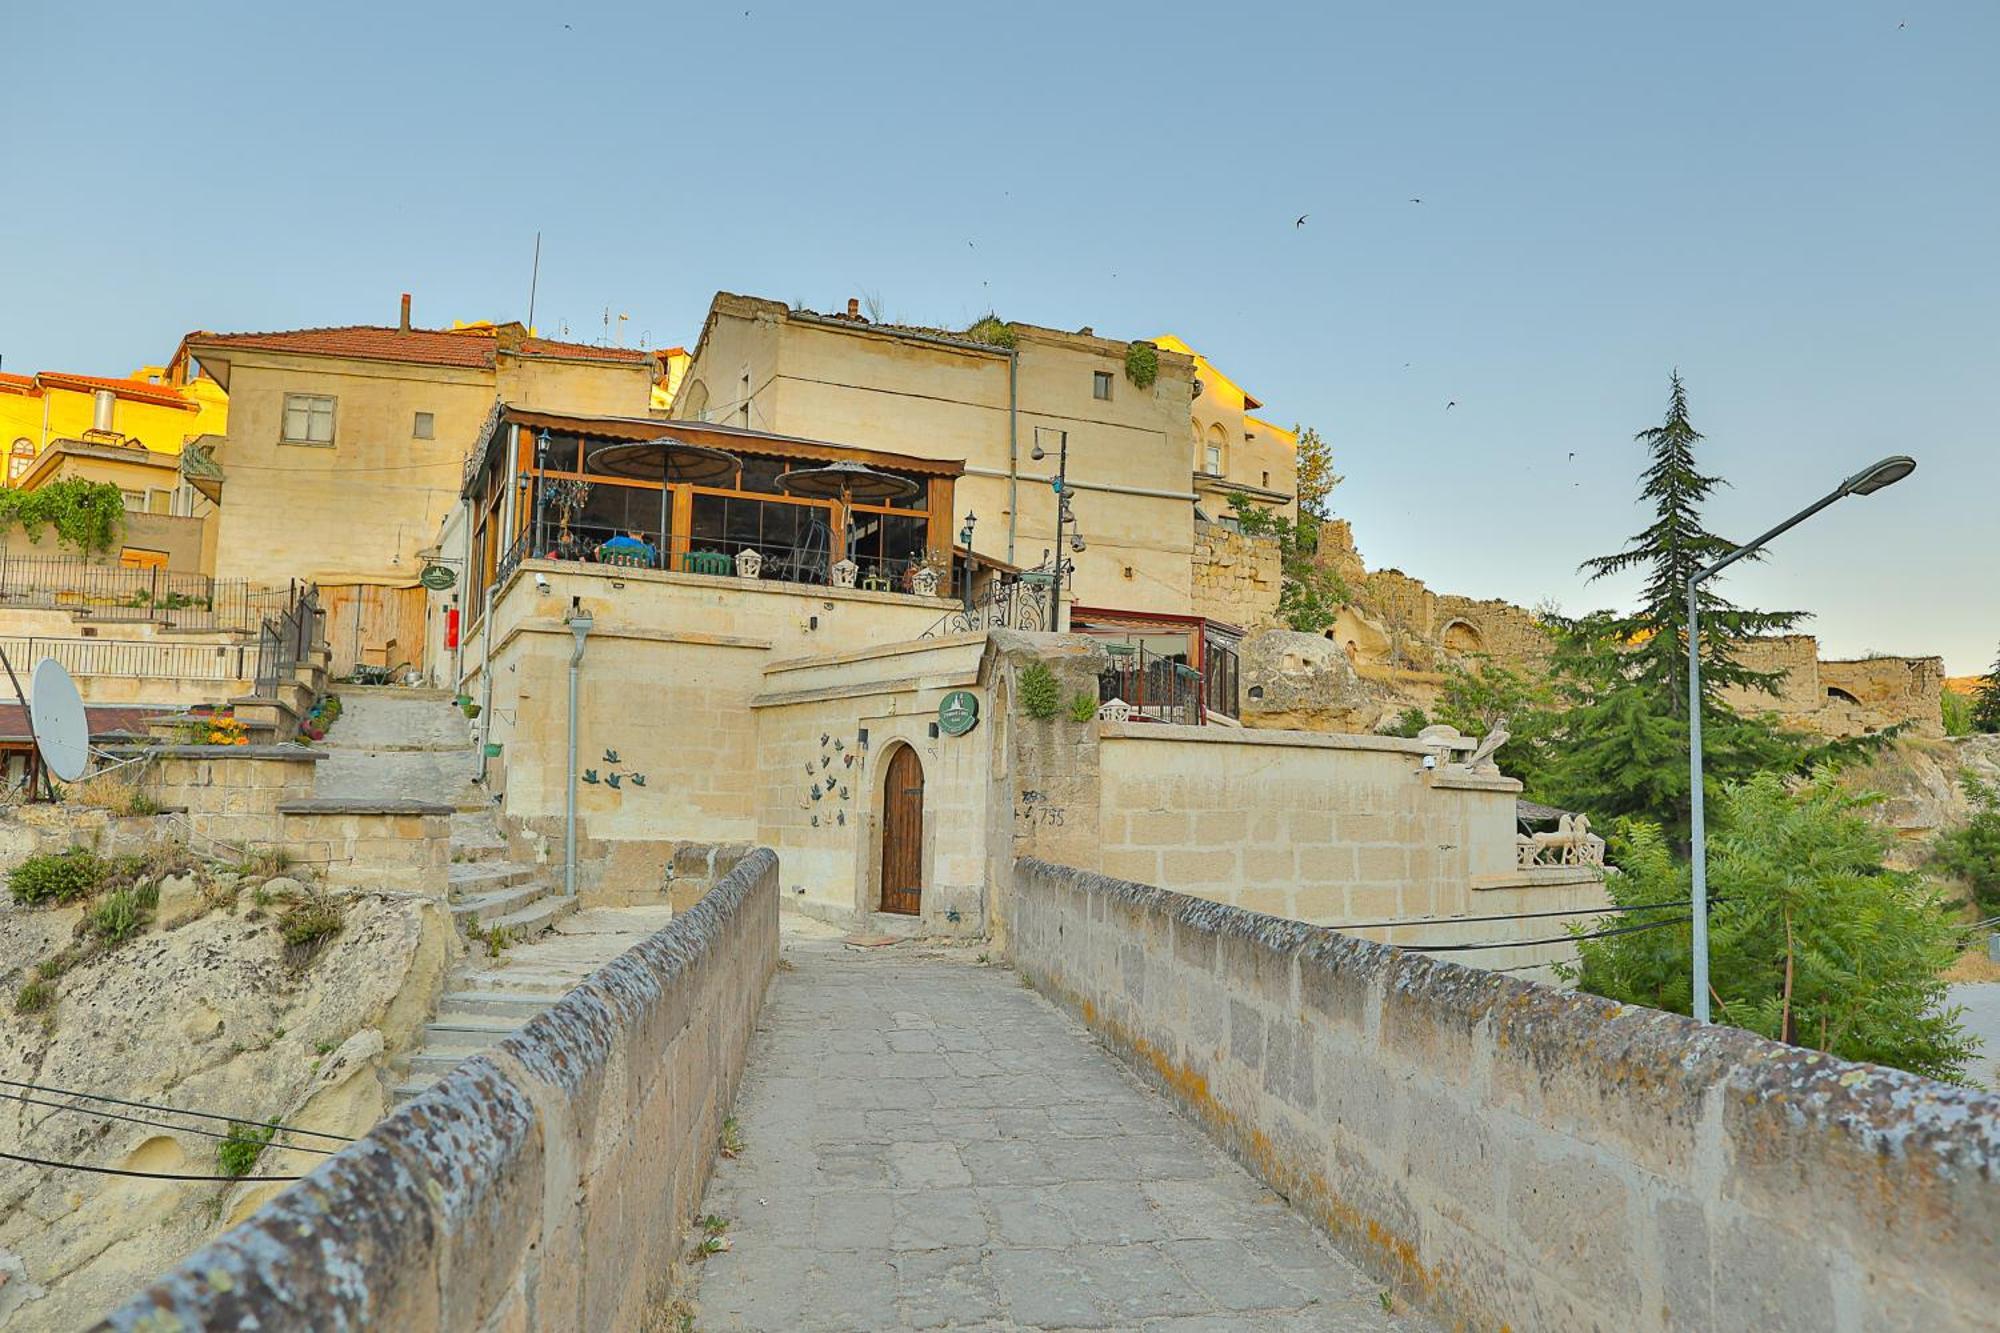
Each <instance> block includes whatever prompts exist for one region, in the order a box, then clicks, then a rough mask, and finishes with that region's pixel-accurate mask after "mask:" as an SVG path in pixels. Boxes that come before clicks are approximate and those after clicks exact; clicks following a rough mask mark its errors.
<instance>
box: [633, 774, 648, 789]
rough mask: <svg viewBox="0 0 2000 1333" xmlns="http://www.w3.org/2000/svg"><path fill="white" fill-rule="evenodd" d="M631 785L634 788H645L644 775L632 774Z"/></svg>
mask: <svg viewBox="0 0 2000 1333" xmlns="http://www.w3.org/2000/svg"><path fill="white" fill-rule="evenodd" d="M632 785H633V786H635V787H643V786H645V785H646V775H645V774H644V773H634V774H633V775H632Z"/></svg>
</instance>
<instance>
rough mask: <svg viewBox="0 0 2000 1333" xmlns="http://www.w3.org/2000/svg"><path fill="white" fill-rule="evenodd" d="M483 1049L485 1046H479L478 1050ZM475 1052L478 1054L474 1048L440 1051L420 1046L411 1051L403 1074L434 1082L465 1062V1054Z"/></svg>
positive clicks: (473, 1053)
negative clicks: (472, 1049) (407, 1066)
mask: <svg viewBox="0 0 2000 1333" xmlns="http://www.w3.org/2000/svg"><path fill="white" fill-rule="evenodd" d="M484 1049H485V1047H483V1046H482V1047H481V1048H480V1050H484ZM477 1054H479V1051H476V1050H475V1051H445V1052H440V1051H433V1050H432V1049H430V1048H429V1047H428V1046H426V1047H422V1048H420V1049H418V1050H416V1051H414V1052H412V1053H411V1055H410V1067H409V1070H408V1071H407V1073H406V1075H405V1076H406V1077H408V1078H422V1079H423V1080H424V1081H425V1082H426V1083H435V1082H436V1081H437V1080H438V1079H441V1078H443V1077H444V1076H445V1075H446V1074H449V1073H450V1072H451V1071H452V1070H454V1069H456V1068H458V1067H459V1066H460V1065H461V1064H463V1063H465V1058H466V1057H467V1056H469V1055H477Z"/></svg>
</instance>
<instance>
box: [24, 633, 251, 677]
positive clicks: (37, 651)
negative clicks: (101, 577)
mask: <svg viewBox="0 0 2000 1333" xmlns="http://www.w3.org/2000/svg"><path fill="white" fill-rule="evenodd" d="M0 649H4V650H5V651H6V653H7V658H8V660H9V661H11V662H13V663H15V665H16V667H17V668H18V667H24V666H27V665H29V664H31V663H34V662H38V661H40V660H41V659H42V658H44V657H53V658H54V659H55V660H56V661H57V662H58V663H60V664H61V665H62V667H63V668H64V669H65V670H66V671H68V672H69V673H70V674H71V675H72V676H127V677H132V678H135V679H141V680H203V681H231V680H245V679H248V678H249V673H250V672H252V671H254V670H255V669H256V656H255V653H254V651H253V650H252V649H251V648H250V647H249V645H247V644H243V643H231V644H208V643H145V642H139V641H130V640H123V639H62V638H44V637H42V636H40V635H35V636H33V637H25V636H17V635H10V636H6V637H0Z"/></svg>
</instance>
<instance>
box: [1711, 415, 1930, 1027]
mask: <svg viewBox="0 0 2000 1333" xmlns="http://www.w3.org/2000/svg"><path fill="white" fill-rule="evenodd" d="M1916 470H1917V460H1916V459H1914V458H1911V457H1909V456H1908V455H1907V454H1891V455H1890V456H1889V457H1887V458H1885V459H1883V460H1882V461H1881V462H1879V463H1874V464H1871V465H1870V466H1868V467H1865V468H1863V469H1862V470H1861V471H1859V472H1857V473H1855V474H1854V475H1853V476H1851V477H1849V478H1848V479H1847V480H1846V481H1843V482H1841V483H1840V485H1839V486H1837V487H1835V488H1834V489H1833V491H1831V492H1830V493H1829V494H1827V495H1826V496H1824V497H1822V498H1821V499H1819V500H1816V501H1814V502H1813V503H1812V504H1810V505H1807V506H1806V507H1805V508H1804V509H1801V510H1800V511H1799V512H1798V513H1796V514H1793V515H1792V516H1791V517H1790V518H1788V519H1786V520H1785V521H1784V522H1783V523H1780V524H1779V525H1778V526H1777V527H1775V528H1772V529H1771V530H1770V531H1769V532H1767V533H1765V534H1764V535H1763V536H1761V537H1758V538H1756V539H1755V540H1753V541H1749V542H1745V543H1744V544H1743V545H1741V546H1739V547H1737V548H1736V549H1735V550H1733V551H1731V552H1730V553H1729V554H1728V555H1725V556H1723V557H1722V559H1720V560H1718V561H1716V562H1715V563H1714V564H1712V565H1709V566H1708V567H1707V568H1705V569H1698V570H1696V571H1695V572H1694V573H1693V574H1690V575H1689V576H1688V589H1687V599H1688V781H1689V784H1690V788H1691V790H1690V791H1689V796H1690V798H1691V800H1692V802H1693V804H1692V806H1691V808H1690V812H1689V813H1690V816H1691V817H1690V820H1689V841H1690V843H1691V844H1692V847H1691V851H1692V852H1693V854H1694V892H1693V895H1692V897H1693V900H1694V901H1693V906H1694V1019H1695V1022H1697V1023H1706V1022H1708V1021H1709V1013H1708V846H1707V843H1706V836H1707V830H1706V827H1705V822H1704V813H1703V808H1702V807H1703V804H1704V802H1703V794H1702V789H1701V599H1700V595H1699V592H1700V588H1701V585H1702V584H1703V583H1704V582H1705V581H1707V580H1708V579H1710V578H1713V577H1714V576H1715V575H1717V574H1719V573H1721V572H1722V571H1723V570H1724V569H1727V568H1728V567H1729V566H1730V565H1733V564H1735V563H1736V562H1737V561H1738V560H1741V559H1742V558H1743V557H1744V556H1746V555H1751V554H1753V553H1754V552H1756V551H1758V550H1759V549H1761V548H1762V547H1763V546H1764V545H1765V543H1767V542H1769V541H1770V540H1771V539H1772V538H1774V537H1777V536H1778V535H1780V534H1781V533H1785V532H1788V531H1790V530H1791V529H1793V528H1795V527H1797V526H1798V525H1799V524H1801V523H1803V522H1805V521H1806V520H1807V519H1809V518H1811V517H1812V516H1813V515H1814V514H1817V513H1818V512H1819V511H1820V510H1822V509H1824V508H1826V507H1827V506H1828V505H1830V504H1832V503H1833V502H1834V501H1835V500H1844V499H1846V498H1847V497H1848V496H1850V495H1873V494H1874V493H1875V492H1877V491H1879V490H1881V489H1882V488H1883V487H1884V486H1893V485H1895V484H1896V483H1897V482H1899V481H1901V480H1902V479H1903V478H1905V477H1907V476H1909V475H1910V474H1911V473H1912V472H1915V471H1916Z"/></svg>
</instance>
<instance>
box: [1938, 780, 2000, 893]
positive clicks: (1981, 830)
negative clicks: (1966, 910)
mask: <svg viewBox="0 0 2000 1333" xmlns="http://www.w3.org/2000/svg"><path fill="white" fill-rule="evenodd" d="M1965 791H1966V795H1968V796H1970V797H1971V798H1972V800H1973V804H1974V805H1975V806H1976V807H1977V809H1976V810H1975V811H1974V812H1973V815H1972V818H1971V819H1970V820H1969V821H1967V822H1966V824H1965V827H1963V828H1955V829H1952V830H1950V831H1949V832H1947V833H1944V834H1941V835H1939V837H1938V840H1937V842H1936V844H1935V845H1934V846H1933V848H1932V850H1931V865H1932V867H1933V868H1934V869H1936V870H1939V871H1942V872H1943V873H1945V874H1947V875H1956V876H1958V877H1959V878H1960V879H1962V880H1964V881H1965V882H1966V883H1968V884H1970V885H1971V886H1972V899H1973V902H1974V903H1976V904H1977V905H1978V907H1979V909H1980V910H1981V911H1983V912H1986V913H2000V792H1996V791H1994V789H1993V788H1992V787H1989V786H1987V785H1986V784H1984V783H1982V782H1979V781H1977V780H1976V779H1973V778H1969V777H1968V778H1966V779H1965Z"/></svg>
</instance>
